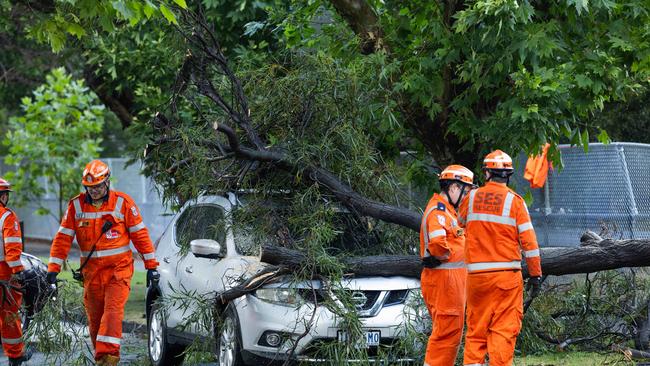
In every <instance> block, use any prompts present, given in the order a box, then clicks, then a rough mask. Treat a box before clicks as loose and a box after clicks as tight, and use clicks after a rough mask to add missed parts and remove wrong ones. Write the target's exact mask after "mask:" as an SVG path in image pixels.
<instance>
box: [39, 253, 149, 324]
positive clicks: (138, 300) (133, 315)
mask: <svg viewBox="0 0 650 366" xmlns="http://www.w3.org/2000/svg"><path fill="white" fill-rule="evenodd" d="M41 260H42V261H43V262H44V263H47V261H48V258H41ZM73 267H74V268H75V269H76V268H77V267H79V264H78V263H75V264H73ZM58 279H60V280H66V281H68V282H75V280H73V279H72V272H71V271H70V269H69V268H68V269H67V270H63V271H61V273H60V274H59V277H58ZM146 281H147V272H145V271H134V273H133V278H132V279H131V293H130V294H129V299H128V300H127V302H126V306H125V308H124V320H127V321H132V322H137V323H141V324H146V323H147V319H146V318H145V314H144V302H145V298H144V297H145V293H146V291H147V286H146Z"/></svg>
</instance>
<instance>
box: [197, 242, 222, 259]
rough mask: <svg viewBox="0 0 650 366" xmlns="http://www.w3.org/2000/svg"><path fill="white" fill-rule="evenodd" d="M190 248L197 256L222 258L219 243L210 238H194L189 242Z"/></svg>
mask: <svg viewBox="0 0 650 366" xmlns="http://www.w3.org/2000/svg"><path fill="white" fill-rule="evenodd" d="M190 250H191V251H192V254H194V256H195V257H197V258H210V259H220V258H223V254H221V244H219V242H218V241H216V240H212V239H194V240H192V241H191V242H190Z"/></svg>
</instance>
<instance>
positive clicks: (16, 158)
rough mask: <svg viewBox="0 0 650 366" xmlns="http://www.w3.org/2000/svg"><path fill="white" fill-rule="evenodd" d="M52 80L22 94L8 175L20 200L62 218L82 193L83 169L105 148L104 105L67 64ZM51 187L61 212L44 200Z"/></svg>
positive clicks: (12, 123) (11, 136)
mask: <svg viewBox="0 0 650 366" xmlns="http://www.w3.org/2000/svg"><path fill="white" fill-rule="evenodd" d="M46 80H47V83H46V84H44V85H41V86H40V87H38V88H37V89H36V90H35V91H34V92H33V97H25V98H23V99H22V108H23V114H22V116H19V117H14V118H12V119H11V120H10V121H9V124H10V128H11V130H10V131H9V132H7V135H6V137H5V139H4V141H3V143H4V144H5V145H6V146H8V150H9V152H8V154H7V156H6V157H5V162H6V163H7V164H9V165H10V166H13V167H14V168H15V170H12V171H9V172H7V173H6V175H5V177H6V178H7V179H8V180H9V181H10V182H12V184H13V185H14V186H15V190H16V196H15V197H16V200H17V203H18V204H19V205H24V204H27V203H30V204H36V205H37V207H39V209H38V210H37V211H36V212H37V213H39V214H52V215H53V216H54V218H55V220H57V221H58V220H59V219H60V218H61V217H62V216H63V213H64V212H63V211H64V210H65V207H66V202H67V200H68V199H69V198H70V197H72V196H74V195H76V194H77V193H78V192H79V183H80V181H79V177H80V172H81V171H82V170H83V168H84V166H85V164H86V163H88V161H90V160H92V159H94V158H96V157H97V156H98V155H99V153H100V152H101V148H100V146H99V145H100V143H101V138H100V137H99V136H100V134H101V131H102V126H103V123H104V106H103V105H101V104H99V103H98V99H97V96H96V95H95V94H94V93H93V92H91V91H89V89H88V87H87V86H85V85H84V83H83V81H82V80H73V79H72V77H71V76H70V75H68V74H66V73H65V71H64V70H63V69H61V68H59V69H55V70H53V71H52V72H51V73H50V74H49V75H47V76H46ZM46 188H49V189H48V190H49V191H50V192H53V193H54V194H56V196H57V198H58V202H59V207H58V212H55V213H52V212H50V210H49V208H47V207H46V206H45V205H43V204H42V200H41V198H42V197H43V196H44V195H45V193H46Z"/></svg>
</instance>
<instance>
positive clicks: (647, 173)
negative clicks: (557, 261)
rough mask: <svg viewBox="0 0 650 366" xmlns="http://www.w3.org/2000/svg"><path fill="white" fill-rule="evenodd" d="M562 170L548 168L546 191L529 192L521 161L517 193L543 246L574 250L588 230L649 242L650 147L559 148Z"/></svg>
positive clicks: (597, 146)
mask: <svg viewBox="0 0 650 366" xmlns="http://www.w3.org/2000/svg"><path fill="white" fill-rule="evenodd" d="M560 150H561V153H562V161H563V163H564V168H563V169H562V171H559V172H558V171H556V170H552V169H551V170H550V171H549V175H548V180H547V184H546V186H545V187H544V188H541V189H533V190H531V189H530V188H529V187H530V186H529V184H528V182H527V181H525V180H524V179H523V168H524V166H525V164H526V157H525V156H521V157H520V159H519V164H518V170H517V174H516V175H515V179H514V183H515V187H516V189H517V191H518V192H519V193H520V194H522V195H525V194H526V193H527V192H531V193H532V196H533V198H534V201H533V204H532V206H530V207H529V210H530V214H531V217H532V220H533V225H534V227H535V231H536V232H537V239H538V241H539V243H540V245H541V246H576V245H578V243H579V242H580V236H581V235H582V233H583V232H584V231H585V230H587V229H589V230H592V231H594V232H596V233H602V234H603V235H604V236H606V237H611V238H615V239H631V238H636V239H638V238H650V164H649V163H648V161H650V145H645V144H635V143H612V144H608V145H603V144H590V145H589V152H588V153H585V152H584V150H583V148H582V147H570V146H561V147H560Z"/></svg>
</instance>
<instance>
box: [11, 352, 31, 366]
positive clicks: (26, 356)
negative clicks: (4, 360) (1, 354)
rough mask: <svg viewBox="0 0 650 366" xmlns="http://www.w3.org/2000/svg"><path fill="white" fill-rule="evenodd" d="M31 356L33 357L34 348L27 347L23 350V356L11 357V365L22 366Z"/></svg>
mask: <svg viewBox="0 0 650 366" xmlns="http://www.w3.org/2000/svg"><path fill="white" fill-rule="evenodd" d="M30 358H32V349H31V348H29V347H25V351H24V352H23V355H22V356H20V357H17V358H11V357H9V366H20V365H22V364H23V362H27V361H29V359H30Z"/></svg>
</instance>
